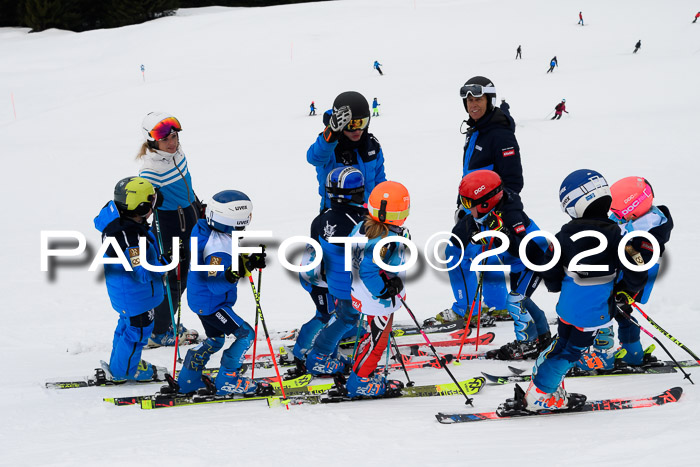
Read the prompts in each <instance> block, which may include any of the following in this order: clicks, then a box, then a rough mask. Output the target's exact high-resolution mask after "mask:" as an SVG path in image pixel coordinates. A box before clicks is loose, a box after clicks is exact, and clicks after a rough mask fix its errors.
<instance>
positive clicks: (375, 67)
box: [373, 60, 384, 75]
mask: <svg viewBox="0 0 700 467" xmlns="http://www.w3.org/2000/svg"><path fill="white" fill-rule="evenodd" d="M373 66H374V69H375V70H377V71H378V72H379V74H380V75H384V73H382V69H381V68H379V67H380V66H383V65H382V64H381V63H379V62H378V61H377V60H375V61H374V65H373Z"/></svg>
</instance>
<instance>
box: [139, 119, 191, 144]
mask: <svg viewBox="0 0 700 467" xmlns="http://www.w3.org/2000/svg"><path fill="white" fill-rule="evenodd" d="M141 131H142V132H143V137H144V138H145V139H146V141H154V142H155V141H158V140H159V139H163V138H165V137H167V136H168V135H169V134H170V133H172V132H173V131H182V125H180V121H179V120H178V119H177V118H175V117H174V116H172V115H171V114H169V113H165V112H149V113H148V114H147V115H146V116H145V117H144V118H143V122H142V123H141Z"/></svg>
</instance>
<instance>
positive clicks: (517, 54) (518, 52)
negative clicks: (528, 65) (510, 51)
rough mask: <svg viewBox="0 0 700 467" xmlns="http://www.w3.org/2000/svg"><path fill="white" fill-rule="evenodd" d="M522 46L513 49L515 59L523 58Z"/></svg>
mask: <svg viewBox="0 0 700 467" xmlns="http://www.w3.org/2000/svg"><path fill="white" fill-rule="evenodd" d="M522 51H523V48H522V46H520V45H519V46H518V50H516V51H515V59H516V60H517V59H521V60H522V59H523V54H522Z"/></svg>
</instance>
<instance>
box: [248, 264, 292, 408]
mask: <svg viewBox="0 0 700 467" xmlns="http://www.w3.org/2000/svg"><path fill="white" fill-rule="evenodd" d="M248 280H249V281H250V288H251V290H252V291H253V297H254V298H255V308H256V312H257V314H258V316H260V322H261V323H262V326H263V331H264V332H265V338H266V339H267V347H268V348H269V349H270V355H272V363H273V364H274V367H275V373H276V374H277V381H279V383H280V390H281V391H282V399H285V400H286V399H287V395H286V394H285V393H284V384H282V383H283V382H282V377H281V376H280V369H279V367H278V366H277V359H276V358H275V351H274V350H273V349H272V342H270V334H269V333H268V332H267V325H266V324H265V316H264V315H263V311H262V307H261V306H260V292H258V291H256V290H255V282H254V281H253V276H252V275H250V276H248ZM253 367H255V360H253ZM285 407H287V410H289V404H285Z"/></svg>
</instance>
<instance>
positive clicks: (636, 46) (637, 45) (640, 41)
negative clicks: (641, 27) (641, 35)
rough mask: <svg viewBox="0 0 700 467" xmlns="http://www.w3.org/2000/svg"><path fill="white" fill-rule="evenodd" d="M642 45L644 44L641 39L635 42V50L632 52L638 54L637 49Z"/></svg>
mask: <svg viewBox="0 0 700 467" xmlns="http://www.w3.org/2000/svg"><path fill="white" fill-rule="evenodd" d="M641 46H642V40H641V39H639V40H638V41H637V43H636V44H634V52H632V53H633V54H636V53H637V51H638V50H639V48H640V47H641Z"/></svg>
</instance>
